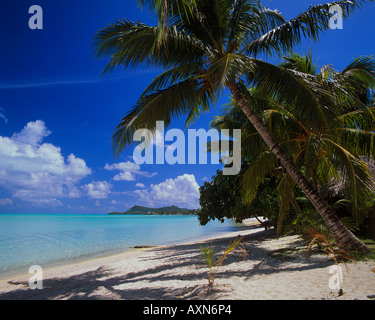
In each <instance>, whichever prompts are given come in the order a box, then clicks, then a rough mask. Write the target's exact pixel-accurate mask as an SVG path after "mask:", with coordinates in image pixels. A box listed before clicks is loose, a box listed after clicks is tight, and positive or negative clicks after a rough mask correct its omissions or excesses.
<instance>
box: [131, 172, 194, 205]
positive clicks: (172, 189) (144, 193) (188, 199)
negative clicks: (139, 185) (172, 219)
mask: <svg viewBox="0 0 375 320" xmlns="http://www.w3.org/2000/svg"><path fill="white" fill-rule="evenodd" d="M134 194H135V195H136V196H138V198H139V199H140V200H142V201H143V202H145V203H147V204H149V205H151V206H159V205H176V206H179V207H186V208H192V209H194V208H198V207H199V185H198V183H197V181H196V179H195V176H194V175H192V174H190V175H189V174H184V175H182V176H179V177H177V178H176V179H167V180H165V181H164V182H162V183H159V184H156V185H153V184H152V185H151V186H150V188H149V189H143V190H135V191H134Z"/></svg>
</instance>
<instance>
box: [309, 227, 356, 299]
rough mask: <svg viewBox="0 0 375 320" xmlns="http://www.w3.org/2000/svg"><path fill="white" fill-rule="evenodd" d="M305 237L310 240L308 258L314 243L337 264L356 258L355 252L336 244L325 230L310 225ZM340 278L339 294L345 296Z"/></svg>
mask: <svg viewBox="0 0 375 320" xmlns="http://www.w3.org/2000/svg"><path fill="white" fill-rule="evenodd" d="M304 238H305V239H307V240H308V241H310V244H309V247H308V250H307V256H306V258H307V259H308V258H309V257H310V252H311V249H312V247H313V245H314V244H315V243H316V244H317V245H318V248H319V250H320V251H323V252H325V253H326V254H328V255H329V256H330V258H331V259H332V260H333V261H334V262H335V265H336V266H338V265H339V263H340V262H341V263H344V264H345V260H354V259H353V258H352V255H353V252H352V251H346V250H343V249H340V247H339V246H335V244H333V243H332V242H331V239H330V236H329V234H324V233H323V232H320V231H318V230H317V229H315V228H313V227H308V228H306V230H305V232H304ZM345 266H346V264H345ZM338 280H339V281H340V286H339V287H340V289H339V296H343V295H344V291H343V289H342V279H341V278H340V277H339V279H338Z"/></svg>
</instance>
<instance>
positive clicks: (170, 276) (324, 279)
mask: <svg viewBox="0 0 375 320" xmlns="http://www.w3.org/2000/svg"><path fill="white" fill-rule="evenodd" d="M239 235H240V236H241V237H244V248H245V249H246V253H247V259H245V260H244V259H243V254H242V253H241V252H235V253H232V254H230V255H229V256H228V257H227V259H226V260H225V261H224V263H223V265H222V267H221V268H220V269H219V272H218V274H217V276H216V279H215V285H214V287H213V289H212V290H208V281H207V270H208V269H207V267H206V265H205V263H204V261H203V259H202V257H201V254H200V251H199V246H200V245H202V244H213V245H215V247H216V248H217V249H218V252H222V249H223V248H224V247H226V246H227V245H228V243H229V242H230V241H231V240H233V239H235V238H236V237H238V236H239ZM305 254H306V247H304V246H303V244H302V241H301V239H300V238H299V237H298V236H287V237H284V238H279V239H276V237H275V236H273V233H272V232H270V231H264V229H263V228H253V229H248V230H241V231H237V232H231V233H228V234H225V235H221V236H217V237H212V238H209V239H205V240H200V241H197V242H189V243H184V244H176V245H162V246H157V247H152V248H142V249H132V250H128V251H125V252H122V253H118V254H112V255H108V256H105V257H96V258H92V259H89V260H85V261H81V262H79V263H73V264H64V265H61V266H56V267H51V268H45V269H44V270H43V276H44V277H43V289H42V290H30V288H29V287H28V280H29V277H30V275H29V274H23V275H22V274H20V275H18V276H12V277H10V278H7V279H1V280H0V299H2V300H22V299H25V300H32V299H38V300H68V299H83V300H88V299H98V300H107V299H108V300H168V299H172V300H195V299H198V300H216V299H218V300H220V299H225V300H253V299H255V300H280V299H281V300H283V299H288V300H306V299H311V300H318V299H338V300H354V299H359V300H374V299H375V291H374V288H375V273H374V271H372V270H375V269H374V268H375V262H374V261H368V262H356V263H350V264H348V269H349V272H347V271H346V269H345V268H344V269H343V270H344V293H345V294H344V296H342V297H338V296H337V292H336V293H335V290H332V289H330V287H329V280H330V278H331V277H332V275H331V274H330V269H331V267H332V261H328V262H327V261H326V260H327V258H326V257H325V256H322V255H320V254H319V255H318V254H312V257H311V258H310V259H309V260H308V261H306V259H305Z"/></svg>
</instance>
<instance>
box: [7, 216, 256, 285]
mask: <svg viewBox="0 0 375 320" xmlns="http://www.w3.org/2000/svg"><path fill="white" fill-rule="evenodd" d="M72 216H77V215H74V214H72ZM98 216H100V215H98ZM102 216H108V215H102ZM138 216H140V215H138ZM164 216H166V217H167V215H164ZM170 216H171V215H169V217H170ZM173 216H175V215H173ZM256 222H257V221H256V219H253V218H251V219H247V220H245V222H244V223H243V224H239V226H242V227H245V226H246V227H249V226H253V225H255V224H256ZM233 232H237V231H233ZM227 233H229V232H226V233H223V231H221V232H220V231H217V233H214V234H210V235H199V236H196V237H192V238H187V239H186V238H185V239H180V240H171V241H167V242H164V243H163V244H155V245H153V244H151V246H164V245H166V246H168V245H180V244H185V243H194V242H198V241H204V240H206V239H211V238H216V237H221V236H225V235H226V234H227ZM145 245H146V244H145V243H142V242H141V241H140V242H139V243H138V244H137V245H136V246H145ZM147 245H148V244H147ZM134 247H135V246H133V245H132V246H124V247H123V248H117V249H109V250H106V251H104V250H102V251H101V252H95V253H89V254H83V255H81V256H77V257H70V258H63V257H62V258H61V259H60V260H58V261H50V262H39V263H38V262H37V261H36V262H30V263H29V264H25V265H24V266H21V265H17V266H15V268H16V270H14V271H12V270H7V271H4V272H0V281H1V280H6V279H9V278H14V277H18V276H20V275H22V276H26V275H29V274H28V268H29V267H31V266H32V265H40V266H42V267H43V269H45V270H47V269H50V268H54V267H60V266H65V265H70V264H77V263H81V262H85V261H90V260H93V259H97V258H98V259H100V258H104V257H107V256H113V255H117V254H122V253H126V252H128V251H132V250H133V249H135V248H134Z"/></svg>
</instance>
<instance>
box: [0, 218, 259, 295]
mask: <svg viewBox="0 0 375 320" xmlns="http://www.w3.org/2000/svg"><path fill="white" fill-rule="evenodd" d="M243 225H244V226H247V227H253V226H254V225H255V224H254V221H252V219H248V222H246V221H245V222H244V224H243ZM261 230H262V229H259V230H258V229H249V230H248V231H247V232H242V230H238V231H233V232H228V233H224V234H219V233H218V234H216V235H213V236H210V237H208V238H194V239H191V240H189V241H181V242H180V241H172V242H170V243H168V244H162V245H150V246H149V245H141V244H140V245H136V246H134V247H129V248H128V249H126V250H119V251H114V252H111V253H106V254H99V255H93V256H91V257H81V258H76V260H66V261H59V262H54V263H49V264H47V265H46V266H45V267H43V270H44V271H46V272H48V271H51V270H54V269H56V268H69V269H70V268H72V267H74V266H77V265H80V264H91V263H92V262H100V261H101V260H103V261H105V260H107V259H116V258H118V259H120V258H125V257H126V256H127V255H130V254H135V253H139V252H140V251H141V250H149V249H151V250H152V249H155V248H162V247H173V246H179V245H193V244H198V243H203V242H209V241H216V240H220V239H221V238H230V237H236V235H239V234H241V233H246V234H245V235H246V236H247V235H250V234H253V233H257V232H259V231H261ZM243 231H245V230H243ZM30 276H31V274H29V273H27V272H14V273H5V274H4V275H1V274H0V282H3V281H7V280H11V279H14V278H17V279H19V278H29V277H30ZM0 295H1V292H0Z"/></svg>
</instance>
